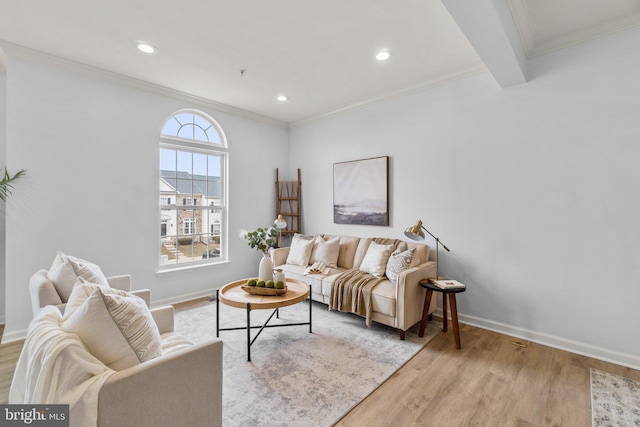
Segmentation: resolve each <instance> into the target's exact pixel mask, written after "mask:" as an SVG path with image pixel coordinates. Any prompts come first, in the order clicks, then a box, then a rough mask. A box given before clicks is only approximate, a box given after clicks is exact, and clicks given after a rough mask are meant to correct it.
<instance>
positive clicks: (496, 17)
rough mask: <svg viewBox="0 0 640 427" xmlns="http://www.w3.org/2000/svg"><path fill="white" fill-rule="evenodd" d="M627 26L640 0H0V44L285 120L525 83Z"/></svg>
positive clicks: (634, 21)
mask: <svg viewBox="0 0 640 427" xmlns="http://www.w3.org/2000/svg"><path fill="white" fill-rule="evenodd" d="M637 25H640V1H638V0H607V1H606V2H605V1H602V0H474V1H473V2H469V1H468V0H323V1H318V0H270V1H268V2H267V1H260V0H234V1H222V0H181V1H180V2H177V1H169V0H109V1H93V2H88V1H81V0H57V1H55V2H54V1H51V0H30V1H15V0H0V47H3V48H4V49H5V50H6V51H7V52H11V49H13V50H14V51H21V52H24V51H25V49H24V48H28V51H29V52H30V54H31V55H32V56H33V55H34V54H35V56H38V55H40V54H39V53H34V52H33V51H37V52H41V53H44V54H47V55H43V57H48V58H50V57H49V56H48V55H52V56H54V57H56V58H61V59H62V60H64V61H65V63H66V64H67V65H68V64H73V63H79V64H83V65H88V66H90V67H94V68H95V69H98V70H105V71H108V72H109V73H115V74H117V75H122V76H126V77H128V78H129V79H135V80H140V81H144V82H147V83H151V84H153V85H157V86H160V87H166V88H169V89H172V90H174V91H178V92H182V93H185V94H189V95H194V96H197V97H199V98H203V99H206V100H209V101H213V102H215V103H217V104H223V105H224V106H229V107H230V108H232V109H234V110H235V111H245V112H247V113H248V114H250V115H252V116H255V117H262V118H266V119H269V120H275V121H279V122H284V123H289V124H296V123H301V122H304V121H308V120H311V119H314V118H317V117H321V116H324V115H327V114H331V113H334V112H337V111H342V110H345V109H348V108H352V107H354V106H358V105H362V104H365V103H368V102H371V101H374V100H377V99H382V98H386V97H389V96H395V95H398V94H402V93H407V92H410V91H413V90H416V89H422V88H427V87H430V86H434V85H438V84H441V83H443V82H447V81H450V80H454V79H459V78H463V77H465V76H469V75H472V74H475V73H478V72H481V71H484V70H489V72H490V73H491V74H492V75H493V76H494V77H495V78H496V81H497V83H498V84H500V85H501V86H503V87H505V86H509V85H511V84H520V83H524V82H526V64H527V58H530V57H533V56H536V55H540V54H544V53H547V52H549V51H552V50H556V49H560V48H563V47H566V46H569V45H572V44H575V43H580V42H583V41H585V40H589V39H592V38H595V37H600V36H602V35H606V34H610V33H612V32H616V31H620V30H623V29H626V28H630V27H633V26H637ZM137 41H146V42H148V43H150V44H152V45H153V46H155V47H156V48H157V52H156V53H154V54H143V53H141V52H139V51H138V50H137V49H136V42H137ZM380 49H387V50H388V51H389V52H390V53H391V57H390V58H389V59H388V60H387V61H384V62H382V61H377V60H376V59H375V58H374V55H375V54H376V52H377V51H378V50H380ZM85 68H86V67H85ZM92 69H93V68H92ZM242 70H244V71H242ZM280 94H284V95H286V96H287V97H288V98H289V99H288V101H286V102H280V101H277V100H276V96H277V95H280Z"/></svg>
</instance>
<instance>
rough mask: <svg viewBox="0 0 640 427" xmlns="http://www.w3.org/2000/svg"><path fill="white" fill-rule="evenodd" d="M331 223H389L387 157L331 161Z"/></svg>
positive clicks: (387, 224) (382, 224)
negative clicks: (332, 162)
mask: <svg viewBox="0 0 640 427" xmlns="http://www.w3.org/2000/svg"><path fill="white" fill-rule="evenodd" d="M333 222H334V223H335V224H359V225H380V226H389V156H382V157H374V158H369V159H362V160H352V161H348V162H340V163H334V164H333Z"/></svg>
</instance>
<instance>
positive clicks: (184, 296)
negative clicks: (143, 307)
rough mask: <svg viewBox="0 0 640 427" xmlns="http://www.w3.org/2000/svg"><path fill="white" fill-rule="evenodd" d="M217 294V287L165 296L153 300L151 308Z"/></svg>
mask: <svg viewBox="0 0 640 427" xmlns="http://www.w3.org/2000/svg"><path fill="white" fill-rule="evenodd" d="M215 294H216V288H212V289H207V290H204V291H198V292H193V293H190V294H182V295H178V296H175V297H171V298H165V299H161V300H158V301H151V308H156V307H162V306H164V305H172V304H178V303H181V302H186V301H191V300H194V299H198V298H204V297H208V296H211V295H215Z"/></svg>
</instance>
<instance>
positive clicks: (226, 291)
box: [218, 279, 309, 310]
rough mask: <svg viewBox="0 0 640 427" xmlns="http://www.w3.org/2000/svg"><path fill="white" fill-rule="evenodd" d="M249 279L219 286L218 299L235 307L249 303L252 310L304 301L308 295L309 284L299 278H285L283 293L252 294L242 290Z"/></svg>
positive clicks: (245, 306) (244, 306)
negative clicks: (285, 284)
mask: <svg viewBox="0 0 640 427" xmlns="http://www.w3.org/2000/svg"><path fill="white" fill-rule="evenodd" d="M248 280H249V279H242V280H238V281H235V282H231V283H228V284H226V285H224V286H223V287H222V288H220V292H219V294H218V296H219V298H220V301H221V302H223V303H224V304H226V305H230V306H232V307H237V308H247V303H248V304H251V309H253V310H263V309H267V308H280V307H286V306H288V305H293V304H296V303H299V302H300V301H304V300H305V299H306V298H307V297H308V296H309V285H307V284H306V283H304V282H303V281H301V280H297V279H287V293H286V294H284V295H252V294H248V293H246V292H245V291H243V290H242V288H241V287H240V286H242V285H246V284H247V281H248Z"/></svg>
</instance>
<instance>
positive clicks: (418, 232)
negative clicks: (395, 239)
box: [404, 220, 424, 241]
mask: <svg viewBox="0 0 640 427" xmlns="http://www.w3.org/2000/svg"><path fill="white" fill-rule="evenodd" d="M404 235H405V236H407V237H408V238H410V239H412V240H418V241H420V240H424V233H423V232H422V221H420V220H418V222H416V225H414V226H413V227H409V228H407V229H406V230H404Z"/></svg>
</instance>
